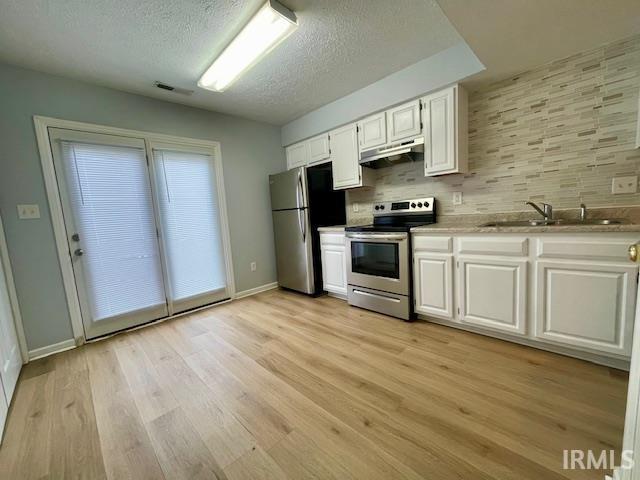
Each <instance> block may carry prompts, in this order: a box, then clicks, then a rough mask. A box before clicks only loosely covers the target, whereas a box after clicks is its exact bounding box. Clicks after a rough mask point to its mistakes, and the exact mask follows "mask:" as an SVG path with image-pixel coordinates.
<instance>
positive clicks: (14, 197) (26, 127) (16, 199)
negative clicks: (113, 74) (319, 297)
mask: <svg viewBox="0 0 640 480" xmlns="http://www.w3.org/2000/svg"><path fill="white" fill-rule="evenodd" d="M33 115H43V116H50V117H56V118H62V119H66V120H76V121H83V122H89V123H97V124H103V125H111V126H116V127H121V128H130V129H135V130H144V131H149V132H158V133H165V134H171V135H178V136H185V137H193V138H201V139H208V140H216V141H219V142H220V143H221V148H222V158H223V165H224V180H225V189H226V193H227V204H228V214H229V223H230V229H231V232H230V233H231V244H232V251H233V264H234V272H235V280H236V289H237V291H242V290H247V289H250V288H253V287H257V286H260V285H264V284H266V283H270V282H274V281H276V269H275V259H274V248H273V231H272V224H271V213H270V201H269V189H268V182H267V175H268V174H270V173H276V172H279V171H282V170H284V168H285V160H284V151H283V149H282V147H281V146H280V128H279V127H275V126H271V125H266V124H262V123H258V122H253V121H248V120H243V119H240V118H237V117H232V116H228V115H222V114H218V113H214V112H209V111H206V110H200V109H196V108H190V107H185V106H182V105H178V104H173V103H168V102H162V101H159V100H154V99H150V98H146V97H142V96H138V95H132V94H128V93H124V92H119V91H116V90H112V89H108V88H102V87H97V86H93V85H89V84H86V83H82V82H77V81H73V80H68V79H64V78H61V77H56V76H52V75H47V74H43V73H39V72H34V71H30V70H24V69H20V68H16V67H12V66H9V65H5V64H0V212H1V213H2V217H3V221H4V225H5V230H6V236H7V243H8V247H9V254H10V258H11V263H12V267H13V273H14V276H15V282H16V287H17V291H18V299H19V303H20V308H21V312H22V317H23V322H24V329H25V335H26V337H27V344H28V346H29V349H30V350H33V349H36V348H40V347H43V346H47V345H51V344H54V343H57V342H61V341H64V340H67V339H69V338H72V337H73V335H72V331H71V323H70V319H69V313H68V309H67V305H66V301H65V295H64V289H63V286H62V276H61V272H60V265H59V262H58V258H57V255H56V248H55V241H54V236H53V227H52V224H51V218H50V215H49V208H48V203H47V197H46V192H45V187H44V180H43V177H42V169H41V167H40V157H39V154H38V148H37V145H36V138H35V133H34V127H33ZM20 203H37V204H39V205H40V211H41V218H40V219H39V220H18V218H17V211H16V205H17V204H20ZM253 260H255V261H257V262H258V270H257V272H251V271H250V268H249V263H250V262H251V261H253Z"/></svg>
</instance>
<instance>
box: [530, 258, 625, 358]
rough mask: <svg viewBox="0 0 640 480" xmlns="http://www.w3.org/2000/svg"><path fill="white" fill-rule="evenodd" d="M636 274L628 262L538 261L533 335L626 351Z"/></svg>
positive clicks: (606, 349) (576, 344)
mask: <svg viewBox="0 0 640 480" xmlns="http://www.w3.org/2000/svg"><path fill="white" fill-rule="evenodd" d="M636 275H637V267H635V266H633V265H629V266H627V265H624V264H607V263H587V262H585V263H577V262H576V261H571V262H561V261H539V262H538V264H537V269H536V280H537V295H536V314H535V319H536V320H535V324H536V326H535V335H536V337H538V338H539V339H542V340H548V341H552V342H554V343H560V344H563V345H567V346H571V347H577V348H583V349H589V350H597V351H601V352H605V353H614V354H619V355H630V354H631V335H632V331H633V321H634V307H635V296H636V288H637V283H636Z"/></svg>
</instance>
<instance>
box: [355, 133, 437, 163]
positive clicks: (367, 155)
mask: <svg viewBox="0 0 640 480" xmlns="http://www.w3.org/2000/svg"><path fill="white" fill-rule="evenodd" d="M423 159H424V137H423V136H420V137H416V138H414V139H412V140H408V141H406V142H403V143H396V144H392V145H385V146H384V147H381V148H378V149H373V150H367V151H366V152H362V153H361V154H360V161H359V163H360V165H362V166H363V167H369V168H384V167H390V166H392V165H397V164H399V163H405V162H415V161H419V162H422V161H423Z"/></svg>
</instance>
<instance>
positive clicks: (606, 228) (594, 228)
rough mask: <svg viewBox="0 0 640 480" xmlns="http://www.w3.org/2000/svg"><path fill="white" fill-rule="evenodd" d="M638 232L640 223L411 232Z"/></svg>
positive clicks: (460, 227) (445, 228)
mask: <svg viewBox="0 0 640 480" xmlns="http://www.w3.org/2000/svg"><path fill="white" fill-rule="evenodd" d="M596 232H600V233H602V232H640V224H618V225H552V226H523V227H480V226H477V225H439V224H437V223H436V224H434V225H427V226H424V227H414V228H412V229H411V233H596Z"/></svg>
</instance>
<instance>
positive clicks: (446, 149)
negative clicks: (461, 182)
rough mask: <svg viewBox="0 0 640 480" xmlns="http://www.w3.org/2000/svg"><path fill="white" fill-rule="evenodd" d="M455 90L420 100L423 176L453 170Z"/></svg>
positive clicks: (454, 169) (454, 156)
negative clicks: (422, 132)
mask: <svg viewBox="0 0 640 480" xmlns="http://www.w3.org/2000/svg"><path fill="white" fill-rule="evenodd" d="M455 89H456V87H451V88H447V89H446V90H443V91H441V92H437V93H434V94H433V95H429V96H428V97H425V98H423V99H422V104H423V106H424V108H423V112H422V119H423V122H424V165H425V175H426V176H429V175H441V174H443V173H452V172H455V171H456V170H457V168H456V167H457V165H456V122H455V112H456V109H455Z"/></svg>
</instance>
